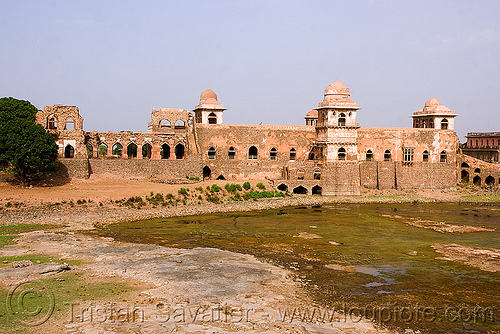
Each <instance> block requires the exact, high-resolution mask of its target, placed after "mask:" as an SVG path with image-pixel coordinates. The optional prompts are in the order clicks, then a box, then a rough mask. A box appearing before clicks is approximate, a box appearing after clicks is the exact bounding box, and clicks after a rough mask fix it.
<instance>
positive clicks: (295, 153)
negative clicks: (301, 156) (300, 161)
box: [290, 148, 297, 161]
mask: <svg viewBox="0 0 500 334" xmlns="http://www.w3.org/2000/svg"><path fill="white" fill-rule="evenodd" d="M296 157H297V150H296V149H294V148H291V149H290V160H292V161H293V160H295V158H296Z"/></svg>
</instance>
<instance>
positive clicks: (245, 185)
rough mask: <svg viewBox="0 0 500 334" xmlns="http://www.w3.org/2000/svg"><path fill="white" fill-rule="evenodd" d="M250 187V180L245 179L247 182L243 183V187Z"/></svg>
mask: <svg viewBox="0 0 500 334" xmlns="http://www.w3.org/2000/svg"><path fill="white" fill-rule="evenodd" d="M250 187H251V185H250V182H248V181H247V182H245V183H243V188H244V189H245V190H248V189H250Z"/></svg>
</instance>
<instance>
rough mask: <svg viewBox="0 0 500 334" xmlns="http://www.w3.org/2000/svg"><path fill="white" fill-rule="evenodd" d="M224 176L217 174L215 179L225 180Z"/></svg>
mask: <svg viewBox="0 0 500 334" xmlns="http://www.w3.org/2000/svg"><path fill="white" fill-rule="evenodd" d="M225 179H226V178H225V177H224V175H222V174H221V175H219V176H217V179H216V180H225Z"/></svg>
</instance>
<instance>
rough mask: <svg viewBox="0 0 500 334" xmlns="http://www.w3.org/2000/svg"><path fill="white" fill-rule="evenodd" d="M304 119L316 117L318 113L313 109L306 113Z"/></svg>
mask: <svg viewBox="0 0 500 334" xmlns="http://www.w3.org/2000/svg"><path fill="white" fill-rule="evenodd" d="M306 117H318V111H317V110H316V109H313V110H311V111H310V112H308V113H307V115H306Z"/></svg>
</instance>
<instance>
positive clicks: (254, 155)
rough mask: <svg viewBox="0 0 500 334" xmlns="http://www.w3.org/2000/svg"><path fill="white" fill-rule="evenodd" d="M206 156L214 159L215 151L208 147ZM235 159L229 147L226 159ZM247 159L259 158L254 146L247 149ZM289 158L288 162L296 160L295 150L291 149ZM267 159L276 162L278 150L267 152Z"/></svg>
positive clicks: (234, 153) (234, 150)
mask: <svg viewBox="0 0 500 334" xmlns="http://www.w3.org/2000/svg"><path fill="white" fill-rule="evenodd" d="M207 156H208V159H210V160H213V159H215V158H216V156H217V150H216V148H215V147H213V146H210V147H209V148H208V151H207ZM235 157H236V149H235V148H234V147H233V146H231V147H229V149H228V151H227V158H228V159H229V160H233V159H234V158H235ZM247 157H248V159H250V160H254V159H258V157H259V150H258V149H257V147H255V146H250V147H249V148H248V155H247ZM289 157H290V160H292V161H293V160H295V159H296V158H297V150H296V149H295V148H291V149H290V151H289ZM269 159H270V160H278V150H277V149H276V148H275V147H273V148H271V149H270V150H269Z"/></svg>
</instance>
